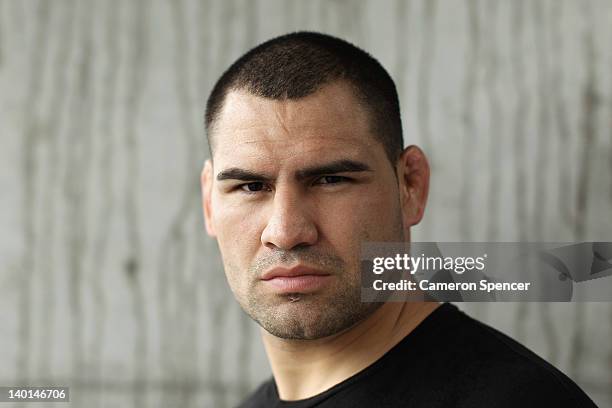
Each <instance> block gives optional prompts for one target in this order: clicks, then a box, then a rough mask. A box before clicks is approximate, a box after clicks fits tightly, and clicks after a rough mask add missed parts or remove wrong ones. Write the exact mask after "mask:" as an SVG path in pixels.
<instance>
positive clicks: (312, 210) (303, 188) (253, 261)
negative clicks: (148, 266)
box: [202, 82, 404, 339]
mask: <svg viewBox="0 0 612 408" xmlns="http://www.w3.org/2000/svg"><path fill="white" fill-rule="evenodd" d="M368 120H369V117H368V115H367V114H366V112H365V110H364V109H363V108H362V107H361V106H360V105H359V104H358V103H357V100H356V98H355V97H354V95H353V93H352V91H351V89H350V87H349V86H348V85H346V84H345V83H343V82H336V83H333V84H330V85H326V86H324V87H323V88H321V89H320V90H319V91H317V92H316V93H315V94H312V95H310V96H307V97H305V98H302V99H298V100H271V99H265V98H261V97H258V96H254V95H252V94H250V93H247V92H246V91H232V92H230V93H229V94H228V95H227V97H226V100H225V104H224V107H223V110H222V111H221V113H220V115H219V118H218V120H217V122H216V124H215V127H214V131H213V138H214V143H213V145H214V156H213V161H214V166H213V165H212V164H211V163H210V162H209V163H207V165H206V167H205V170H204V173H203V177H202V179H203V191H204V206H205V217H206V221H207V228H208V231H209V233H210V234H211V235H213V236H216V237H217V241H218V244H219V248H220V251H221V256H222V258H223V263H224V267H225V273H226V275H227V279H228V282H229V285H230V287H231V289H232V291H233V292H234V295H235V297H236V299H237V300H238V302H239V303H240V305H241V306H242V308H243V309H244V310H245V311H246V312H247V313H248V314H249V315H250V316H251V317H252V318H253V319H254V320H255V321H257V322H258V323H259V324H260V325H261V326H262V327H263V328H264V329H266V330H267V331H268V332H270V333H271V334H273V335H275V336H277V337H281V338H291V339H315V338H322V337H326V336H329V335H332V334H335V333H338V332H340V331H342V330H344V329H347V328H348V327H350V326H352V325H353V324H355V323H356V322H358V321H360V320H362V319H363V318H365V317H366V316H368V315H369V314H371V313H372V312H373V311H374V310H375V309H376V308H377V307H378V306H379V305H380V304H375V303H370V304H368V303H362V302H361V300H360V299H361V286H360V273H361V272H360V257H359V254H360V247H361V243H362V242H363V241H402V240H403V238H404V235H403V229H402V215H401V214H402V213H401V210H400V200H399V194H398V183H397V179H396V176H395V174H394V167H393V166H392V165H391V163H390V162H389V159H388V158H387V156H386V154H385V151H384V149H383V146H382V144H381V143H380V142H379V141H377V140H376V139H375V138H374V136H373V135H372V133H371V131H370V127H369V126H368V123H369V122H368Z"/></svg>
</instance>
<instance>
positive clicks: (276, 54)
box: [205, 31, 404, 164]
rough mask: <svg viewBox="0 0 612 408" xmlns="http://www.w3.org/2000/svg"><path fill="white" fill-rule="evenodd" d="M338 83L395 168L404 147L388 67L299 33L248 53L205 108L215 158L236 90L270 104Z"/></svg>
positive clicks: (343, 44) (325, 38) (345, 46)
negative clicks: (219, 121)
mask: <svg viewBox="0 0 612 408" xmlns="http://www.w3.org/2000/svg"><path fill="white" fill-rule="evenodd" d="M337 80H344V81H346V82H348V83H349V84H350V85H351V87H352V88H353V90H354V92H355V96H356V97H357V99H358V100H359V102H360V103H361V104H362V106H364V107H365V108H366V111H367V112H368V113H369V114H370V128H371V130H372V132H373V133H374V135H375V137H376V138H377V139H378V140H379V141H380V142H381V143H382V145H383V147H384V149H385V152H386V154H387V156H388V157H389V160H390V161H391V163H392V164H395V162H396V161H397V159H398V158H399V155H400V154H401V151H402V149H403V146H404V140H403V136H402V122H401V116H400V107H399V99H398V96H397V91H396V89H395V83H394V82H393V79H391V76H390V75H389V74H388V73H387V71H386V70H385V69H384V68H383V66H382V65H381V64H380V63H379V62H378V61H377V60H376V59H375V58H374V57H372V56H371V55H370V54H368V53H367V52H365V51H364V50H362V49H360V48H358V47H356V46H355V45H353V44H351V43H349V42H347V41H344V40H341V39H339V38H336V37H332V36H331V35H327V34H321V33H315V32H308V31H299V32H294V33H290V34H285V35H282V36H280V37H276V38H272V39H270V40H268V41H266V42H264V43H262V44H260V45H258V46H256V47H255V48H253V49H251V50H250V51H248V52H247V53H246V54H244V55H243V56H241V57H240V58H239V59H238V60H237V61H236V62H234V63H233V64H232V65H231V66H230V67H229V68H228V69H227V71H225V72H224V73H223V75H221V77H220V78H219V80H218V81H217V83H216V84H215V86H214V87H213V90H212V92H211V93H210V96H209V97H208V101H207V103H206V114H205V127H206V133H207V135H208V142H209V148H210V150H211V155H212V137H211V136H212V135H211V131H212V127H213V123H214V121H215V120H216V118H217V116H218V115H219V112H220V111H221V109H222V107H223V102H224V100H225V97H226V95H227V94H228V93H229V92H230V91H232V90H246V91H248V92H249V93H251V94H253V95H256V96H260V97H264V98H270V99H298V98H302V97H305V96H308V95H310V94H312V93H315V92H316V91H317V90H318V89H320V88H321V87H322V86H323V85H326V84H329V83H331V82H334V81H337Z"/></svg>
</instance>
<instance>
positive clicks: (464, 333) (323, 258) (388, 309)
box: [202, 32, 594, 407]
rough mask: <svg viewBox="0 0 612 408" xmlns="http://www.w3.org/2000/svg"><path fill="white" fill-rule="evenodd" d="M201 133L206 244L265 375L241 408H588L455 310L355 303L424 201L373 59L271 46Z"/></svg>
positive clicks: (388, 83)
mask: <svg viewBox="0 0 612 408" xmlns="http://www.w3.org/2000/svg"><path fill="white" fill-rule="evenodd" d="M206 129H207V133H208V138H209V145H210V149H211V160H209V161H207V162H206V164H205V166H204V169H203V171H202V191H203V207H204V216H205V220H206V229H207V231H208V233H209V234H210V235H211V236H213V237H216V239H217V241H218V244H219V249H220V251H221V255H222V258H223V263H224V267H225V273H226V275H227V279H228V282H229V285H230V287H231V289H232V291H233V293H234V295H235V297H236V299H237V300H238V302H239V303H240V305H241V306H242V308H243V309H244V311H245V312H246V313H247V314H248V315H249V316H250V317H251V318H253V319H254V320H255V321H256V322H257V323H258V324H259V325H260V326H261V328H262V330H261V334H262V337H263V343H264V346H265V349H266V352H267V354H268V358H269V361H270V365H271V367H272V373H273V379H270V380H269V381H267V382H266V383H264V384H263V385H262V386H261V387H260V388H259V389H258V390H257V391H256V392H255V393H254V394H253V395H252V396H251V397H249V398H248V399H247V400H246V401H245V403H244V404H243V406H244V407H315V406H316V407H480V406H483V407H484V406H486V407H506V406H508V407H518V406H520V407H526V406H555V407H579V406H583V407H587V406H594V404H593V403H592V402H591V401H590V400H589V398H588V397H587V396H586V395H585V394H584V393H583V392H582V391H581V390H580V389H579V388H578V387H577V386H576V385H575V384H574V383H573V382H572V381H571V380H570V379H568V378H567V377H566V376H564V375H563V374H562V373H561V372H559V371H558V370H556V369H555V368H553V367H552V366H551V365H549V364H548V363H546V362H545V361H543V360H542V359H540V358H538V357H537V356H536V355H534V354H533V353H531V352H530V351H528V350H527V349H525V348H524V347H522V346H521V345H519V344H518V343H516V342H514V341H513V340H511V339H510V338H508V337H507V336H505V335H503V334H501V333H499V332H497V331H495V330H493V329H491V328H489V327H487V326H485V325H483V324H481V323H479V322H477V321H475V320H473V319H471V318H469V317H467V316H465V315H464V314H462V313H461V312H459V311H458V310H457V308H456V307H455V306H452V305H450V304H443V305H439V304H437V303H427V302H420V303H417V302H407V303H397V302H395V303H394V302H387V303H363V302H361V296H360V294H361V285H360V257H359V252H360V246H361V244H362V243H363V242H369V241H372V242H402V241H408V240H409V239H410V227H412V226H413V225H415V224H417V223H418V222H419V221H420V220H421V218H422V217H423V212H424V209H425V203H426V200H427V193H428V187H429V167H428V164H427V160H426V158H425V155H424V154H423V152H422V151H421V150H420V149H419V148H418V147H416V146H409V147H407V148H405V149H404V148H403V145H404V142H403V138H402V130H401V129H402V127H401V119H400V109H399V102H398V98H397V93H396V90H395V85H394V83H393V81H392V79H391V78H390V76H389V75H388V74H387V72H386V71H385V70H384V68H383V67H382V66H381V65H380V64H379V63H378V62H377V61H376V60H375V59H374V58H372V57H371V56H370V55H368V54H367V53H365V52H364V51H362V50H360V49H358V48H356V47H355V46H353V45H351V44H349V43H347V42H345V41H343V40H340V39H337V38H333V37H330V36H327V35H323V34H317V33H309V32H299V33H293V34H288V35H285V36H282V37H278V38H275V39H272V40H270V41H268V42H266V43H264V44H262V45H260V46H258V47H256V48H254V49H253V50H251V51H249V52H248V53H247V54H245V55H244V56H242V57H241V58H240V59H239V60H238V61H236V62H235V63H234V64H233V65H232V66H231V67H230V68H229V69H228V70H227V71H226V72H225V73H224V74H223V75H222V77H221V78H220V79H219V81H218V82H217V84H216V85H215V87H214V89H213V91H212V93H211V95H210V97H209V100H208V103H207V109H206Z"/></svg>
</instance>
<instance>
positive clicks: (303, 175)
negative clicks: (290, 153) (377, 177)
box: [217, 159, 372, 182]
mask: <svg viewBox="0 0 612 408" xmlns="http://www.w3.org/2000/svg"><path fill="white" fill-rule="evenodd" d="M363 171H372V169H371V168H370V166H368V165H367V164H365V163H363V162H360V161H356V160H348V159H343V160H336V161H333V162H330V163H326V164H322V165H316V166H311V167H306V168H304V169H301V170H298V171H296V172H295V178H296V179H297V180H300V181H302V180H305V179H309V178H313V177H316V176H323V175H329V174H336V173H352V172H363ZM217 180H218V181H222V180H241V181H252V180H258V181H264V182H272V181H274V177H272V176H270V175H268V174H264V173H257V172H254V171H250V170H246V169H241V168H239V167H230V168H229V169H225V170H223V171H220V172H219V174H217Z"/></svg>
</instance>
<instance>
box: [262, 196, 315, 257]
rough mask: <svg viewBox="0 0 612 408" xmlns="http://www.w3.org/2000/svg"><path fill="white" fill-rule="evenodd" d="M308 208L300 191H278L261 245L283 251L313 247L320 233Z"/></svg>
mask: <svg viewBox="0 0 612 408" xmlns="http://www.w3.org/2000/svg"><path fill="white" fill-rule="evenodd" d="M307 207H308V206H307V203H306V202H305V200H304V199H303V197H301V195H300V194H299V192H298V191H292V189H290V188H284V189H280V188H279V189H277V190H276V191H275V193H274V201H273V208H272V213H271V214H270V218H269V219H268V223H267V224H266V227H265V228H264V230H263V232H262V234H261V243H262V244H263V245H264V246H265V247H268V248H273V249H283V250H289V249H292V248H295V247H299V246H307V245H313V244H314V243H315V242H316V241H317V239H318V232H317V228H316V226H315V224H314V223H313V220H312V218H311V215H310V214H308V208H307Z"/></svg>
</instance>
